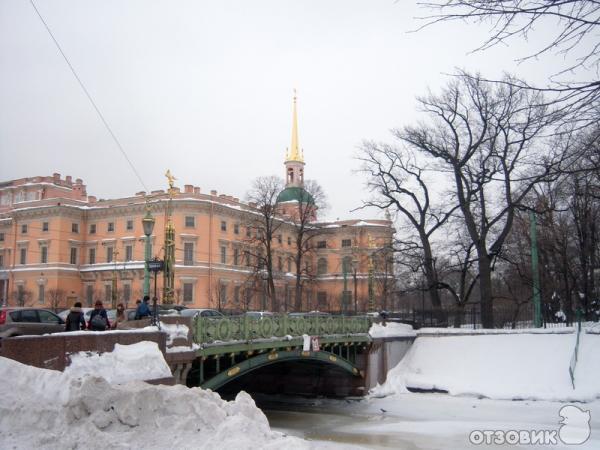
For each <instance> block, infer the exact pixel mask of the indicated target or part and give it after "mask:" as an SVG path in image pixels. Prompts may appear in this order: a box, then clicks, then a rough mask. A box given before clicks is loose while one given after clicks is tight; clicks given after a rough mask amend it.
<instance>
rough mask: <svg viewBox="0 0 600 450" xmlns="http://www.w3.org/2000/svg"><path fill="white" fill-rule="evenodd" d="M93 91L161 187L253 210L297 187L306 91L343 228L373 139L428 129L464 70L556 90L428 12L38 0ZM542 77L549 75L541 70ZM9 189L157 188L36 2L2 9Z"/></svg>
mask: <svg viewBox="0 0 600 450" xmlns="http://www.w3.org/2000/svg"><path fill="white" fill-rule="evenodd" d="M36 5H37V7H38V9H39V10H40V12H41V13H42V15H43V16H44V19H45V20H46V22H47V23H48V25H49V27H50V28H51V30H52V31H53V33H54V35H55V37H56V39H57V40H58V42H59V43H60V44H61V46H62V48H63V50H64V51H65V53H66V55H67V56H68V58H69V59H70V61H71V63H72V65H73V66H74V68H75V70H76V71H77V72H78V75H79V77H80V78H81V79H82V81H83V83H84V84H85V85H86V87H87V89H88V90H89V92H90V94H91V95H92V97H93V98H94V100H95V101H96V103H97V105H98V107H99V108H100V110H101V111H102V112H103V114H104V116H105V118H106V120H107V121H108V123H109V124H110V125H111V127H112V129H113V131H114V132H115V134H116V135H117V137H118V138H119V140H120V141H121V143H122V145H123V147H124V149H125V150H126V152H127V154H128V155H129V157H130V159H131V161H132V162H133V164H134V165H135V167H136V168H137V170H138V171H139V172H140V173H141V176H142V178H143V181H144V183H145V184H146V185H147V186H148V188H149V189H162V188H165V186H166V179H165V177H164V173H165V171H166V169H167V168H170V169H171V172H172V173H173V174H175V176H176V177H177V178H178V182H177V185H179V186H181V187H183V185H184V184H194V185H196V186H200V187H201V188H202V190H203V192H208V191H210V190H211V189H216V190H218V191H219V193H225V194H229V195H234V196H237V197H240V198H244V196H245V193H246V192H247V190H248V188H249V186H250V184H251V182H252V180H253V179H254V178H256V177H257V176H261V175H271V174H276V175H280V176H283V174H284V166H283V160H284V155H285V149H286V147H288V146H289V145H290V139H291V116H292V115H291V112H292V96H293V89H294V88H296V89H297V91H298V116H299V138H300V145H301V147H303V148H304V155H305V161H306V168H305V173H306V177H307V178H311V179H315V180H317V181H318V182H319V183H320V184H321V185H322V186H323V188H324V190H325V192H326V194H327V196H328V200H329V204H330V209H329V211H328V213H327V216H328V217H329V218H333V219H335V218H340V219H342V218H349V217H364V218H367V217H372V218H375V217H381V216H382V215H381V214H380V213H379V212H377V211H362V212H359V213H353V214H351V213H350V210H351V209H353V208H356V207H357V206H359V205H360V202H361V199H365V198H366V197H367V194H366V193H365V190H364V179H363V177H362V176H361V175H359V174H356V173H355V172H354V171H355V170H356V169H357V168H358V163H357V161H356V160H355V159H354V157H355V156H356V154H357V147H358V145H359V144H360V142H361V141H362V140H364V139H374V140H387V141H390V140H391V136H390V133H389V130H390V129H391V128H395V127H399V126H402V125H405V124H408V123H412V122H414V121H415V120H416V119H417V116H416V113H415V101H414V99H415V96H417V95H421V94H424V93H426V90H427V88H431V89H432V90H433V91H434V92H435V91H438V90H439V88H440V87H442V86H443V85H444V84H445V83H446V82H447V76H446V75H445V74H447V73H451V72H452V71H453V70H454V68H455V67H462V68H466V69H469V70H479V71H481V72H482V73H483V74H484V75H486V76H489V77H494V76H498V75H499V74H501V73H502V71H510V72H513V73H518V74H521V75H522V76H525V77H526V78H527V79H528V80H529V81H532V82H538V83H539V82H541V81H543V80H544V78H545V76H546V75H547V73H542V71H540V70H539V67H541V64H552V62H551V61H550V62H545V61H541V62H540V61H537V62H536V63H535V64H534V63H527V64H521V65H517V64H516V63H515V59H516V58H517V57H519V56H523V55H524V54H526V52H527V51H528V49H529V48H531V47H525V46H523V47H522V46H521V45H519V43H518V42H517V43H513V45H512V46H510V47H506V46H504V47H496V48H494V49H492V50H490V51H487V52H485V53H469V52H470V51H471V50H473V49H474V48H476V47H477V45H478V44H480V43H482V42H483V40H484V38H485V36H486V35H487V28H485V27H478V26H476V25H466V24H461V23H451V24H444V25H440V26H436V27H432V28H427V29H425V30H423V31H420V32H418V33H410V31H411V30H414V29H416V28H417V27H418V26H419V23H420V22H419V21H418V20H416V19H415V17H416V16H422V15H424V14H426V13H427V11H424V10H420V9H419V8H418V7H417V5H416V2H415V1H413V0H402V1H399V2H394V1H392V0H369V1H349V0H339V1H332V0H330V1H324V0H314V1H310V0H303V1H285V0H272V1H267V0H264V1H251V0H239V1H225V0H218V1H217V0H215V1H151V0H138V1H125V0H102V1H99V0H98V1H90V0H36ZM536 68H538V70H537V71H536V70H535V69H536ZM0 160H1V162H0V180H3V181H4V180H9V179H14V178H21V177H27V176H36V175H50V174H52V173H53V172H59V173H61V174H62V175H63V176H64V175H72V176H73V178H74V179H75V178H77V177H79V178H83V180H84V182H85V183H86V184H87V186H88V193H89V194H90V195H96V196H98V197H99V198H110V197H123V196H128V195H132V194H134V193H135V192H137V191H140V190H143V188H142V186H141V185H140V182H139V181H138V180H137V178H136V177H135V175H134V174H133V172H132V171H131V169H130V168H129V166H128V165H127V163H126V161H125V160H124V158H123V156H122V155H121V153H120V152H119V150H118V148H117V147H116V145H115V144H114V142H113V141H112V140H111V138H110V136H109V134H108V132H107V131H106V129H105V128H104V126H103V125H102V122H101V121H100V119H99V118H98V116H97V114H96V112H95V111H94V109H93V108H92V106H91V104H90V103H89V101H88V99H87V98H86V97H85V94H84V93H83V92H82V90H81V88H80V87H79V85H78V84H77V82H76V80H75V78H74V77H73V75H72V74H71V72H70V70H69V68H68V66H67V65H66V63H65V61H64V60H63V59H62V57H61V56H60V54H59V53H58V50H57V49H56V47H55V45H54V43H53V42H52V40H51V38H50V36H49V34H48V33H47V31H46V30H45V28H44V26H43V24H42V23H41V22H40V20H39V18H38V17H37V15H36V14H35V11H34V9H33V8H32V6H31V4H30V3H29V1H27V0H2V2H0Z"/></svg>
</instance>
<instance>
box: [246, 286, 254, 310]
mask: <svg viewBox="0 0 600 450" xmlns="http://www.w3.org/2000/svg"><path fill="white" fill-rule="evenodd" d="M253 294H254V292H252V289H250V288H246V289H244V308H245V309H248V307H249V306H250V305H251V304H252V295H253Z"/></svg>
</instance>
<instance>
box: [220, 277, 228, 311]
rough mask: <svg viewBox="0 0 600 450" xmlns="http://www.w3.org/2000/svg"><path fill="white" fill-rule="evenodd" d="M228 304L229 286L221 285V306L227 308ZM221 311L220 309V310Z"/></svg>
mask: <svg viewBox="0 0 600 450" xmlns="http://www.w3.org/2000/svg"><path fill="white" fill-rule="evenodd" d="M226 304H227V285H226V284H225V283H221V285H220V286H219V306H220V307H222V306H225V305H226ZM219 309H220V308H219Z"/></svg>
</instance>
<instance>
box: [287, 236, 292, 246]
mask: <svg viewBox="0 0 600 450" xmlns="http://www.w3.org/2000/svg"><path fill="white" fill-rule="evenodd" d="M288 245H292V238H291V237H290V236H288Z"/></svg>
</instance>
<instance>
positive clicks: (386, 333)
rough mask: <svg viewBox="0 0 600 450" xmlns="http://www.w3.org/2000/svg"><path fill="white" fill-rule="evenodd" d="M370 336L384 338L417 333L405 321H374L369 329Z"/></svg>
mask: <svg viewBox="0 0 600 450" xmlns="http://www.w3.org/2000/svg"><path fill="white" fill-rule="evenodd" d="M369 335H370V336H371V337H372V338H386V337H398V336H416V335H417V333H416V332H415V330H413V327H412V326H411V325H408V324H406V323H396V322H386V323H374V324H373V325H371V328H370V329H369Z"/></svg>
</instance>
